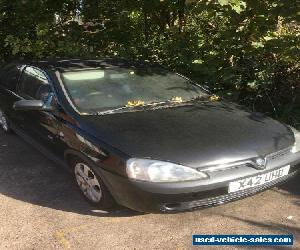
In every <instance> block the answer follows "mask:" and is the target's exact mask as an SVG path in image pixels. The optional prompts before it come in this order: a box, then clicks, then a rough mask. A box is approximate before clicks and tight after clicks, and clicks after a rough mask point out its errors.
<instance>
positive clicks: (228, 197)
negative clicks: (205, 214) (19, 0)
mask: <svg viewBox="0 0 300 250" xmlns="http://www.w3.org/2000/svg"><path fill="white" fill-rule="evenodd" d="M296 173H297V171H294V172H292V173H290V174H289V175H286V176H283V177H282V178H279V179H277V180H274V181H272V182H269V183H266V184H264V185H261V186H258V187H253V188H249V189H247V190H242V191H238V192H235V193H229V194H225V195H220V196H217V197H213V198H206V199H202V200H197V201H190V202H181V203H174V204H165V205H164V206H162V208H161V210H162V211H164V212H168V211H169V212H171V211H185V210H192V209H197V208H204V207H211V206H217V205H221V204H224V203H227V202H230V201H234V200H238V199H241V198H244V197H247V196H251V195H254V194H256V193H259V192H262V191H264V190H266V189H269V188H271V187H273V186H275V185H277V184H278V183H281V182H284V181H286V180H287V179H289V178H290V177H292V176H294V175H295V174H296Z"/></svg>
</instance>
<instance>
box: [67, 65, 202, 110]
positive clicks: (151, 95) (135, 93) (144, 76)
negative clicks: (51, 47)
mask: <svg viewBox="0 0 300 250" xmlns="http://www.w3.org/2000/svg"><path fill="white" fill-rule="evenodd" d="M62 80H63V82H64V85H65V88H66V89H67V92H68V93H69V97H70V99H71V101H72V102H73V105H75V106H76V108H77V109H78V110H79V111H80V112H86V113H91V112H93V113H95V112H103V111H108V110H112V111H113V110H117V109H125V108H132V107H137V106H151V105H158V104H161V105H162V104H164V103H169V104H170V103H181V102H186V101H189V100H192V99H196V98H199V97H202V96H206V95H207V93H205V91H204V90H203V89H202V88H201V87H199V86H197V85H195V84H193V83H191V81H190V80H188V79H186V78H184V77H182V76H180V75H178V74H175V73H172V72H169V71H166V70H162V69H149V68H147V69H136V68H134V69H130V68H129V69H126V68H117V69H104V70H103V69H93V70H80V71H72V72H64V73H62Z"/></svg>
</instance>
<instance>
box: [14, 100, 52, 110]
mask: <svg viewBox="0 0 300 250" xmlns="http://www.w3.org/2000/svg"><path fill="white" fill-rule="evenodd" d="M13 108H14V110H22V111H52V110H54V107H53V106H51V105H47V104H45V103H44V102H43V101H41V100H20V101H17V102H15V103H14V105H13Z"/></svg>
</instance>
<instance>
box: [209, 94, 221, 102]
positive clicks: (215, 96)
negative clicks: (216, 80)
mask: <svg viewBox="0 0 300 250" xmlns="http://www.w3.org/2000/svg"><path fill="white" fill-rule="evenodd" d="M220 99H221V97H220V96H217V95H212V96H211V97H209V100H210V101H211V102H216V101H219V100H220Z"/></svg>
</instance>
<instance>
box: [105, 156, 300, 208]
mask: <svg viewBox="0 0 300 250" xmlns="http://www.w3.org/2000/svg"><path fill="white" fill-rule="evenodd" d="M291 160H292V162H291ZM285 165H290V166H291V168H290V172H289V174H288V175H286V176H283V177H281V178H279V179H276V180H274V181H272V182H269V183H266V184H264V185H261V186H257V187H253V188H249V189H246V190H243V191H238V192H234V193H228V186H229V182H231V181H235V180H239V179H242V178H247V177H250V176H255V175H258V174H263V173H265V172H269V171H272V170H275V169H277V168H280V167H283V166H285ZM299 169H300V157H299V154H297V157H296V155H295V157H294V158H293V159H285V160H284V159H283V160H281V161H277V162H275V163H272V164H271V165H269V166H268V167H267V168H266V169H265V170H263V171H262V170H256V169H253V168H250V167H247V169H240V168H237V169H230V170H227V171H218V172H216V173H214V174H211V178H210V180H201V181H193V182H184V183H148V182H142V181H133V180H129V179H127V178H124V177H121V176H118V175H115V174H113V173H110V172H107V171H104V170H101V175H102V177H103V178H104V181H105V183H106V185H107V186H108V188H109V190H110V191H111V193H112V195H113V196H114V198H115V200H116V201H117V202H118V203H119V204H121V205H123V206H125V207H128V208H131V209H133V210H136V211H141V212H178V211H186V210H192V209H197V208H203V207H208V206H214V205H220V204H224V203H226V202H230V201H234V200H237V199H241V198H243V197H247V196H250V195H253V194H256V193H258V192H261V191H264V190H266V189H269V188H271V187H274V186H276V185H278V184H281V183H283V182H285V181H287V180H288V179H289V178H291V177H293V176H295V175H296V174H297V173H298V172H299Z"/></svg>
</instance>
